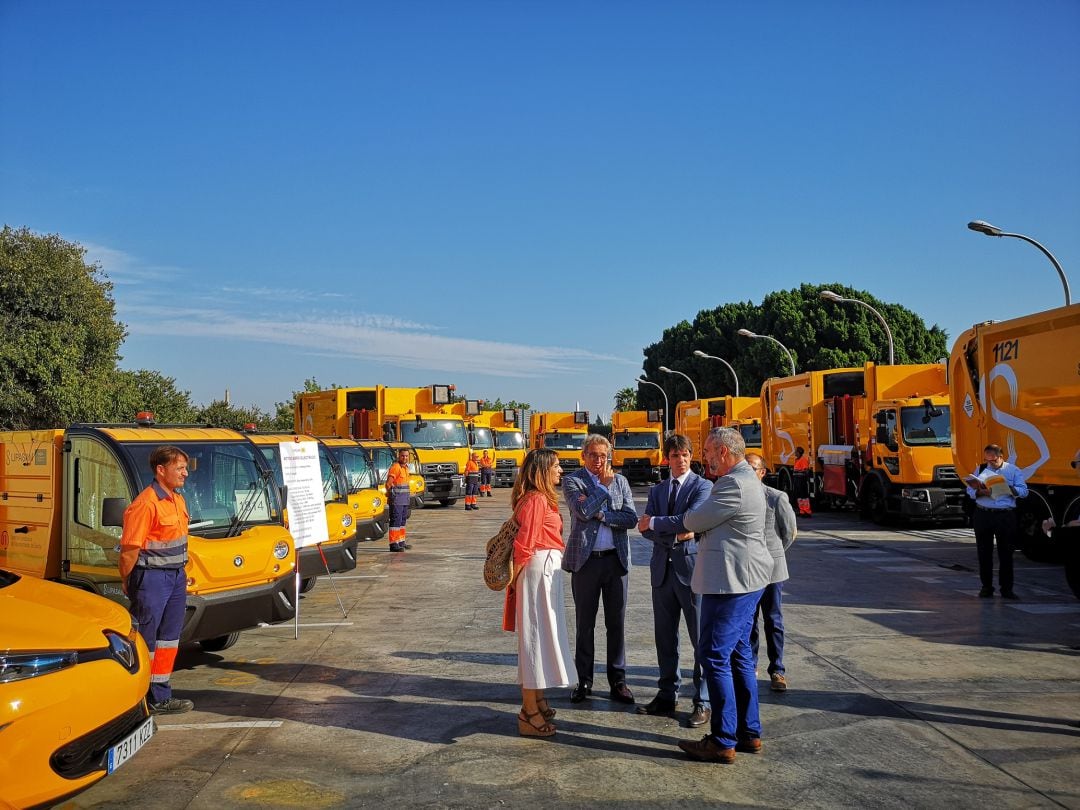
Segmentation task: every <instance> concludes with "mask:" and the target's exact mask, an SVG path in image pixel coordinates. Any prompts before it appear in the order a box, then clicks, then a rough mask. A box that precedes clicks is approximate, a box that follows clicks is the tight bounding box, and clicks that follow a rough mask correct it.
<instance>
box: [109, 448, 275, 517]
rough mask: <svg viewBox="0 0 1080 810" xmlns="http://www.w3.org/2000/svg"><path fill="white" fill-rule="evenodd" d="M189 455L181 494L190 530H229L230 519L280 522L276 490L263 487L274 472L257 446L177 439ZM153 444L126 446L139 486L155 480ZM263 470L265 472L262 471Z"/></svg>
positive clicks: (270, 480) (271, 487) (271, 478)
mask: <svg viewBox="0 0 1080 810" xmlns="http://www.w3.org/2000/svg"><path fill="white" fill-rule="evenodd" d="M176 446H177V447H179V448H180V449H181V450H183V451H184V452H185V453H187V454H188V478H187V481H186V482H185V483H184V488H183V489H181V490H180V494H181V495H183V496H184V500H185V501H186V502H187V508H188V514H189V515H190V517H191V522H190V526H189V528H190V529H191V530H192V531H195V530H198V533H199V534H208V533H212V532H214V531H215V530H217V529H230V527H232V526H233V523H234V521H242V522H243V524H244V525H251V524H256V523H280V522H281V510H280V507H279V505H278V498H277V488H276V487H274V486H267V484H268V483H269V482H272V481H273V473H272V471H271V470H270V468H269V466H268V465H266V463H265V462H263V461H262V456H261V454H259V456H258V457H256V453H258V450H257V448H256V447H255V446H254V445H252V444H248V443H247V442H246V441H245V442H178V443H176ZM155 447H157V445H156V444H154V443H152V442H139V443H132V444H125V445H124V449H125V450H126V451H127V453H128V455H129V456H130V457H131V461H132V464H133V467H134V469H135V470H137V471H138V474H139V483H140V485H141V487H148V486H149V485H150V484H151V483H152V482H153V480H154V474H153V473H152V472H151V470H150V463H149V458H150V452H151V451H152V450H153V449H154V448H155ZM264 473H265V475H264Z"/></svg>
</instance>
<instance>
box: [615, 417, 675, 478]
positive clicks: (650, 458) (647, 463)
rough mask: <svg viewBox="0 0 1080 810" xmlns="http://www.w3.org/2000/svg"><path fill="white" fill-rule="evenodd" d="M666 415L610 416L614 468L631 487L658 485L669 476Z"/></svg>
mask: <svg viewBox="0 0 1080 810" xmlns="http://www.w3.org/2000/svg"><path fill="white" fill-rule="evenodd" d="M663 418H664V414H663V411H615V412H614V413H612V414H611V445H612V456H613V458H612V459H611V466H612V467H613V468H614V470H615V472H617V473H621V474H622V475H623V476H624V477H625V478H626V480H627V481H629V482H630V483H635V482H637V483H650V484H651V483H655V482H657V481H659V480H660V479H661V477H666V476H667V459H666V458H665V457H664V422H663Z"/></svg>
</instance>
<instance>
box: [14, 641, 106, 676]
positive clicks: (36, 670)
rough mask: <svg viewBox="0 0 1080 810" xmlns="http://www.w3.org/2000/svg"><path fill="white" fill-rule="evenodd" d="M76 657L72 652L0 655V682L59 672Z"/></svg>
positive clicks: (70, 665) (73, 663)
mask: <svg viewBox="0 0 1080 810" xmlns="http://www.w3.org/2000/svg"><path fill="white" fill-rule="evenodd" d="M110 643H111V642H110ZM78 659H79V656H78V655H77V654H76V653H74V652H62V653H56V652H53V653H22V654H19V655H0V683H12V682H13V681H25V680H26V679H27V678H36V677H37V676H38V675H49V674H51V673H53V672H59V671H60V670H62V669H67V668H68V667H73V666H75V664H77V663H78Z"/></svg>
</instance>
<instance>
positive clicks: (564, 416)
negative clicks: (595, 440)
mask: <svg viewBox="0 0 1080 810" xmlns="http://www.w3.org/2000/svg"><path fill="white" fill-rule="evenodd" d="M588 435H589V412H588V411H569V412H550V413H549V412H543V413H535V412H534V413H533V414H532V416H531V417H530V418H529V447H531V448H532V449H534V450H535V449H538V448H540V447H546V448H547V449H548V450H554V451H555V454H556V455H557V456H558V457H559V466H560V467H562V468H563V472H564V473H571V472H574V471H575V470H578V469H580V468H581V451H582V449H583V448H584V446H585V437H586V436H588Z"/></svg>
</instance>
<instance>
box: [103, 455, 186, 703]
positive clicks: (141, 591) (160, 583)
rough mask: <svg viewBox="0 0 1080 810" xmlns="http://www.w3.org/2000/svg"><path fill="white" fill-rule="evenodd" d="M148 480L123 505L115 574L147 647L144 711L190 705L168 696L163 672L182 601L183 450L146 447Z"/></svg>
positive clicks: (176, 638)
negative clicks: (147, 690) (150, 476)
mask: <svg viewBox="0 0 1080 810" xmlns="http://www.w3.org/2000/svg"><path fill="white" fill-rule="evenodd" d="M150 469H151V470H153V471H154V481H153V483H151V484H150V486H148V487H147V488H146V489H144V490H143V491H142V492H141V493H139V496H138V497H137V498H136V499H135V500H134V501H132V502H131V505H130V506H128V508H127V509H125V510H124V530H123V534H122V535H121V537H120V577H121V581H122V583H123V588H124V593H126V594H127V596H128V599H130V600H131V615H132V616H134V617H135V621H137V622H138V623H139V632H140V633H141V634H142V637H143V640H144V641H145V642H146V647H147V649H148V650H149V652H150V658H151V664H150V711H151V712H153V713H154V714H180V713H182V712H187V711H191V709H193V708H194V707H195V704H194V703H192V702H191V701H190V700H184V699H182V698H174V697H173V696H172V687H171V686H170V685H169V677H170V676H171V675H172V671H173V664H174V663H175V662H176V652H177V649H178V648H179V647H180V631H181V630H182V629H183V627H184V613H185V607H186V604H187V574H186V573H185V571H184V565H185V564H186V563H187V558H188V555H187V535H188V510H187V503H186V502H185V501H184V496H183V495H181V494H180V493H179V492H177V491H176V490H178V489H180V488H182V487H183V486H184V481H185V480H187V477H188V455H187V453H185V452H184V451H183V450H181V449H180V448H178V447H172V446H171V445H163V446H162V447H158V448H157V449H155V450H154V451H152V452H151V453H150Z"/></svg>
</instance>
